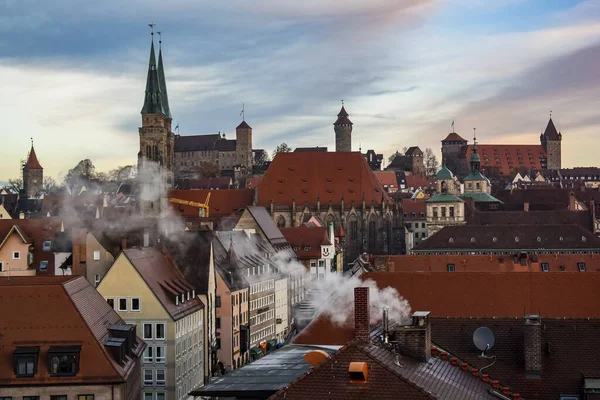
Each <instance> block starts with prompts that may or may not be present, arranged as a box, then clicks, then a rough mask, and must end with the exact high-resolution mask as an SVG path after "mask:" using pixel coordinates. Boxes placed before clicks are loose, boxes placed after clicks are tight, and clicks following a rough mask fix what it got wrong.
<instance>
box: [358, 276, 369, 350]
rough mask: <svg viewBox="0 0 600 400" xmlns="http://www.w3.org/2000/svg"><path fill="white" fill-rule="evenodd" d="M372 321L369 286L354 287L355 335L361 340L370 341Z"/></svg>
mask: <svg viewBox="0 0 600 400" xmlns="http://www.w3.org/2000/svg"><path fill="white" fill-rule="evenodd" d="M370 321H371V313H370V304H369V288H367V287H356V288H354V335H355V337H356V338H357V339H359V340H361V341H365V342H368V341H369V333H370V328H369V323H370Z"/></svg>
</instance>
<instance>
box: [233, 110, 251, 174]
mask: <svg viewBox="0 0 600 400" xmlns="http://www.w3.org/2000/svg"><path fill="white" fill-rule="evenodd" d="M235 153H236V157H237V163H238V164H239V165H241V166H242V167H245V168H246V171H247V172H248V173H250V172H252V164H253V157H252V127H251V126H250V125H248V123H247V122H246V121H245V120H244V121H242V123H241V124H239V125H238V126H237V128H235Z"/></svg>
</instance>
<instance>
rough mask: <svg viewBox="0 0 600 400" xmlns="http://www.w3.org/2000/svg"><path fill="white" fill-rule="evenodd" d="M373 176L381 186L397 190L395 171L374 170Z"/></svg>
mask: <svg viewBox="0 0 600 400" xmlns="http://www.w3.org/2000/svg"><path fill="white" fill-rule="evenodd" d="M375 176H376V177H377V179H378V180H379V182H380V183H381V184H382V185H383V186H386V185H387V186H388V188H394V189H395V190H398V181H397V180H396V172H395V171H375Z"/></svg>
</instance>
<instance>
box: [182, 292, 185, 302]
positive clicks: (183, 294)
mask: <svg viewBox="0 0 600 400" xmlns="http://www.w3.org/2000/svg"><path fill="white" fill-rule="evenodd" d="M181 302H182V303H184V302H185V293H182V294H181Z"/></svg>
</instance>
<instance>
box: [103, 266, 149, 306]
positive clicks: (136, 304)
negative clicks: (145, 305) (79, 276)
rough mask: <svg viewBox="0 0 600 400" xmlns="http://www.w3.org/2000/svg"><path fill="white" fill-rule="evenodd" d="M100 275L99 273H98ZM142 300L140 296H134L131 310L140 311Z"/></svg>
mask: <svg viewBox="0 0 600 400" xmlns="http://www.w3.org/2000/svg"><path fill="white" fill-rule="evenodd" d="M96 276H98V275H96ZM141 308H142V307H141V301H140V299H139V298H137V297H134V298H133V299H131V311H136V312H139V311H140V310H141Z"/></svg>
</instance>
